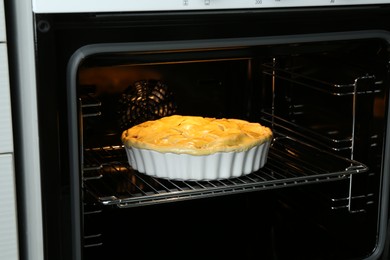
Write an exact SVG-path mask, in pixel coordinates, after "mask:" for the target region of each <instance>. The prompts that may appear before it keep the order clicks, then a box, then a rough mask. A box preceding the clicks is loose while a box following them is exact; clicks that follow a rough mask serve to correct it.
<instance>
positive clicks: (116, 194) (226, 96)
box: [77, 39, 388, 247]
mask: <svg viewBox="0 0 390 260" xmlns="http://www.w3.org/2000/svg"><path fill="white" fill-rule="evenodd" d="M319 50H321V51H319ZM380 54H383V48H382V44H381V43H380V42H379V41H377V40H374V39H372V40H365V41H353V42H323V43H305V44H293V45H290V44H286V45H278V46H266V45H259V46H249V47H245V48H243V47H236V48H227V49H226V48H219V49H218V48H216V49H196V50H185V51H183V50H181V51H172V52H170V51H161V52H153V53H152V52H146V53H140V52H134V53H132V52H126V53H112V54H110V53H108V54H102V55H100V56H98V57H94V56H92V57H91V58H90V59H89V60H87V62H85V63H84V64H83V65H81V66H80V68H79V70H78V73H79V74H78V83H77V86H78V89H77V91H78V93H79V106H80V107H79V118H80V120H79V121H80V125H79V129H80V130H79V131H80V136H81V144H80V145H81V147H82V162H81V163H82V165H81V169H82V176H81V179H82V191H83V196H84V200H85V202H84V207H83V212H84V219H85V220H84V223H88V224H86V226H85V230H84V233H85V236H84V246H85V247H96V246H101V245H102V243H103V242H102V241H103V240H102V239H101V236H102V234H101V233H99V232H96V231H94V232H95V233H93V232H92V233H90V232H89V231H88V230H87V229H88V226H89V225H93V224H91V223H93V222H96V221H98V219H99V215H100V214H102V213H101V211H102V209H105V208H115V209H116V210H118V209H119V210H120V209H123V208H135V207H140V206H148V205H157V204H162V203H173V202H178V201H187V200H193V199H203V198H211V197H220V196H227V195H233V194H241V193H248V192H261V191H269V190H275V191H277V192H276V193H277V194H278V195H277V196H278V198H279V199H278V200H277V201H278V203H280V204H279V205H287V204H291V205H292V206H291V207H297V208H300V209H301V211H302V212H306V210H305V207H307V206H308V205H313V203H314V204H316V202H313V201H312V200H310V199H308V198H310V197H312V198H313V197H314V198H315V199H314V200H317V201H321V203H318V204H317V205H322V207H323V205H326V207H325V208H326V209H325V210H326V211H327V212H336V213H332V214H336V215H337V214H339V213H337V212H347V214H356V216H359V215H361V214H365V212H366V211H367V210H372V208H373V205H375V203H377V198H376V196H377V194H375V192H374V190H375V188H374V187H376V186H377V185H378V172H380V169H381V160H382V159H381V158H380V155H381V154H382V145H381V144H382V143H383V139H384V136H383V135H384V134H383V131H384V118H385V106H387V105H386V102H387V101H386V100H387V95H388V93H387V92H388V91H387V89H386V84H387V79H386V73H387V72H386V71H385V70H384V69H383V68H386V66H383V64H385V63H386V62H387V57H384V55H380ZM110 55H112V57H114V56H118V55H122V56H121V59H118V61H116V62H113V61H114V60H115V59H112V58H111V59H109V58H110ZM107 61H109V62H107ZM129 86H130V87H129ZM176 113H177V114H182V115H201V116H212V117H218V118H221V117H225V118H229V117H230V118H232V117H233V118H241V119H245V120H251V121H257V122H260V123H261V124H263V125H266V126H268V127H270V128H271V129H272V130H273V133H274V139H273V141H272V144H271V147H270V150H269V154H268V160H267V163H266V165H265V166H264V167H263V168H261V169H260V170H258V171H256V172H253V173H251V174H249V175H246V176H242V177H238V178H231V179H220V180H212V181H182V180H168V179H161V178H153V177H150V176H147V175H144V174H142V173H139V172H137V171H136V170H134V169H132V168H131V166H129V164H128V161H127V157H126V153H125V151H124V147H123V145H122V144H121V141H120V135H121V133H122V131H123V130H124V129H127V128H128V127H130V126H133V125H135V124H138V123H141V122H144V121H147V120H152V119H157V118H161V117H164V116H168V115H172V114H176ZM328 182H332V183H336V184H334V187H337V188H335V189H331V190H329V189H328V188H327V186H326V184H327V183H328ZM323 187H325V188H323ZM291 189H293V190H294V192H293V195H291V194H289V192H290V191H291ZM291 198H295V200H292V199H291ZM301 198H304V199H301ZM292 201H295V202H296V201H300V202H301V203H299V205H295V204H294V202H292ZM305 203H307V204H305ZM281 207H282V208H284V206H281ZM321 210H323V209H321ZM311 214H313V211H312V212H311ZM282 218H283V217H282ZM315 218H317V219H318V218H320V216H315ZM87 219H94V221H90V220H87ZM324 221H325V220H324ZM324 225H327V224H324ZM96 226H99V225H98V224H96ZM331 228H332V227H331ZM333 228H334V227H333Z"/></svg>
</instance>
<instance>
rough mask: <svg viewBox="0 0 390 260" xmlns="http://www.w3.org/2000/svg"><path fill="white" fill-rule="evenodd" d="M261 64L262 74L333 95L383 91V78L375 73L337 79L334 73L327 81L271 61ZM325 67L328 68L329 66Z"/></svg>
mask: <svg viewBox="0 0 390 260" xmlns="http://www.w3.org/2000/svg"><path fill="white" fill-rule="evenodd" d="M262 66H263V67H264V68H265V69H264V71H263V74H264V75H267V76H270V77H275V78H278V79H282V80H284V81H287V82H291V83H293V84H297V86H302V87H307V88H311V89H314V90H317V91H320V92H323V93H327V94H330V95H334V96H351V95H355V94H358V95H360V94H374V93H380V92H382V91H383V83H384V82H383V80H380V79H377V78H376V76H375V75H372V74H368V73H367V72H365V73H364V72H362V74H361V75H359V76H358V75H355V76H354V77H351V78H349V79H348V80H347V79H337V76H336V75H334V78H335V79H334V81H328V80H321V79H319V78H316V77H313V76H307V75H304V74H303V73H299V72H295V71H294V68H280V67H278V66H277V65H275V64H272V63H265V64H263V65H262ZM331 67H333V69H334V71H333V72H330V73H332V74H337V73H335V71H338V70H339V69H337V68H336V67H334V66H331ZM327 69H329V67H328V68H327ZM298 71H299V69H298ZM328 73H329V72H328ZM345 74H348V73H345Z"/></svg>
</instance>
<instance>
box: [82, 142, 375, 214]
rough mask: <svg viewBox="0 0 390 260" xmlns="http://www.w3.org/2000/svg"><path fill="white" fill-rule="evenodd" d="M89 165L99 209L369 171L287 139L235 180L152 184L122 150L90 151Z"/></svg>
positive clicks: (87, 185)
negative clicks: (259, 166) (254, 169)
mask: <svg viewBox="0 0 390 260" xmlns="http://www.w3.org/2000/svg"><path fill="white" fill-rule="evenodd" d="M85 162H86V165H85V166H84V173H88V174H87V177H85V178H84V180H85V181H84V186H85V189H86V191H87V192H88V193H90V194H91V195H92V196H93V197H94V198H95V199H96V200H97V201H99V202H100V203H101V204H103V205H114V206H117V207H134V206H141V205H148V204H155V203H164V202H171V201H178V200H186V199H195V198H204V197H211V196H220V195H226V194H233V193H240V192H250V191H256V190H267V189H276V188H282V187H290V186H296V185H303V184H308V183H313V182H325V181H332V180H339V179H344V178H348V176H349V175H351V174H355V173H359V172H365V171H367V170H368V169H367V167H366V166H365V165H363V164H361V163H358V162H356V161H352V160H348V159H346V158H343V157H339V156H337V155H334V154H332V153H329V152H327V151H324V150H320V149H317V148H316V147H313V146H310V145H308V144H305V143H302V142H300V141H298V140H295V139H292V138H289V137H283V136H281V137H277V138H275V139H274V141H273V144H272V146H271V148H270V151H269V155H268V160H267V163H266V165H265V166H264V167H263V168H262V169H260V170H259V171H257V172H254V173H251V174H249V175H245V176H242V177H238V178H232V179H222V180H212V181H181V180H180V181H179V180H168V179H161V178H153V177H151V176H148V175H145V174H142V173H139V172H137V171H135V170H133V169H132V168H131V167H130V166H129V165H128V163H127V159H126V156H125V151H124V150H123V147H121V146H116V147H102V148H94V149H87V150H86V151H85ZM99 162H101V163H100V165H99V166H98V164H99ZM89 163H90V164H91V165H88V164H89ZM92 166H94V167H92ZM91 169H94V170H91Z"/></svg>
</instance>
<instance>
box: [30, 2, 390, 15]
mask: <svg viewBox="0 0 390 260" xmlns="http://www.w3.org/2000/svg"><path fill="white" fill-rule="evenodd" d="M367 4H390V0H240V1H237V0H142V1H139V0H114V1H112V0H32V5H33V11H34V12H35V13H69V12H71V13H75V12H124V11H127V12H142V11H184V10H221V9H256V8H290V7H315V6H318V7H320V6H341V5H367Z"/></svg>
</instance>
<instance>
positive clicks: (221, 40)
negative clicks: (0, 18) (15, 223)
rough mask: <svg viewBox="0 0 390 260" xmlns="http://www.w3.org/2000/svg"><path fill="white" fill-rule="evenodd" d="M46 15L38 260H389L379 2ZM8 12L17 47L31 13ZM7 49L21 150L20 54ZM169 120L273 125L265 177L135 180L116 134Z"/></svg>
mask: <svg viewBox="0 0 390 260" xmlns="http://www.w3.org/2000/svg"><path fill="white" fill-rule="evenodd" d="M26 2H28V1H26ZM54 2H55V3H54V4H53V5H52V4H51V3H49V1H44V0H36V1H33V5H32V6H33V10H31V14H30V15H31V18H32V19H33V24H32V25H33V26H32V27H31V28H33V29H34V30H33V31H32V33H31V38H30V40H32V41H31V44H33V45H32V46H34V53H33V54H32V57H34V60H35V66H36V69H35V70H34V71H33V73H32V75H34V77H35V79H36V85H35V83H31V84H32V85H33V89H34V90H35V91H36V95H37V112H36V114H37V125H36V127H37V131H38V136H39V140H40V141H39V154H38V155H34V156H37V158H38V159H39V162H40V170H39V172H38V173H37V174H35V175H36V177H35V178H38V180H39V181H40V185H41V186H42V189H41V193H40V194H41V196H42V209H41V212H42V223H43V224H42V230H43V232H42V233H43V235H42V237H43V255H44V259H74V260H89V259H108V258H110V259H122V258H138V257H140V258H143V259H148V258H152V257H169V258H172V259H182V258H187V257H194V258H199V259H200V258H204V257H207V258H214V259H224V258H228V257H230V258H236V259H259V258H260V259H385V258H386V257H388V255H387V249H388V248H387V247H388V245H387V240H388V234H387V233H388V232H387V229H388V227H387V223H388V195H389V188H390V183H389V174H390V169H389V161H390V160H389V156H390V155H389V152H390V150H389V148H390V143H389V139H388V134H389V129H390V128H389V126H390V121H389V118H388V116H389V113H388V112H389V90H390V82H389V61H390V22H389V17H390V3H386V2H388V1H376V2H377V3H372V2H371V3H370V4H368V1H367V3H365V1H349V3H343V2H342V1H338V0H336V1H330V2H329V1H313V3H310V4H302V3H298V2H299V1H290V2H291V3H289V4H286V3H284V1H268V2H267V1H253V2H256V3H249V2H250V1H247V2H248V3H246V2H245V3H244V1H243V2H242V3H240V4H238V3H233V1H226V2H225V3H223V1H221V2H219V1H213V0H211V1H203V2H202V1H199V3H198V2H196V1H191V0H190V1H177V2H178V3H174V2H175V1H167V6H162V7H160V6H158V5H157V6H156V5H153V1H145V4H144V5H142V4H133V3H131V1H128V2H126V1H122V5H119V3H118V4H116V3H115V4H113V3H110V4H108V1H103V0H101V1H97V4H96V5H93V4H91V5H87V4H85V5H83V4H81V5H77V4H76V2H77V1H54ZM179 2H180V3H179ZM195 2H196V3H195ZM294 2H295V3H294ZM6 3H7V2H6ZM252 5H253V6H252ZM27 6H28V5H27ZM7 8H8V11H9V12H10V13H12V14H13V17H14V18H9V19H8V24H9V26H10V27H12V26H13V28H14V29H15V30H18V29H19V30H20V28H21V27H22V26H23V23H22V22H20V21H19V22H18V21H17V19H22V14H25V12H22V11H20V9H21V8H20V5H19V4H13V3H11V1H10V2H9V3H8V5H7ZM13 19H15V20H13ZM22 20H23V19H22ZM27 20H28V19H27ZM26 23H28V21H26ZM10 38H11V42H12V41H13V43H14V45H11V46H10V48H11V49H12V48H13V51H12V50H11V53H13V54H14V55H13V56H12V55H11V56H12V57H14V59H15V64H14V67H13V68H14V70H13V76H14V81H15V89H14V90H13V97H14V104H15V106H17V107H18V108H17V109H16V113H17V115H18V116H19V118H21V119H20V120H19V121H17V122H18V126H19V127H18V129H21V130H18V135H19V136H21V138H20V139H19V141H18V139H16V145H17V147H18V149H19V151H21V150H22V149H24V147H25V146H26V145H29V144H28V143H25V142H22V141H21V140H25V138H23V136H25V135H26V133H25V132H28V126H27V125H26V124H25V123H24V122H25V121H24V120H22V119H23V117H25V116H26V113H30V112H29V109H28V107H26V105H25V104H24V103H22V102H21V100H23V98H26V97H23V98H21V96H22V95H23V93H24V90H23V89H24V88H25V87H26V86H25V85H23V84H22V82H19V84H17V83H18V80H16V78H17V77H18V76H20V73H21V72H20V71H23V70H19V69H20V68H23V66H25V64H23V57H21V56H20V55H17V53H18V50H20V49H21V48H23V44H25V43H24V42H22V43H21V42H20V40H21V39H24V38H23V36H20V35H18V34H15V35H12V34H11V37H10ZM12 46H14V47H12ZM18 46H19V47H18ZM18 68H19V69H18ZM139 100H141V101H142V102H138V101H139ZM172 114H180V115H196V116H204V117H215V118H237V119H244V120H248V121H251V122H258V123H261V124H262V125H265V126H268V127H269V128H271V129H272V131H273V134H274V136H273V140H272V142H271V146H270V149H269V153H268V157H267V162H266V164H265V166H264V167H262V168H261V169H260V170H258V171H255V172H253V173H250V174H248V175H244V176H240V177H235V178H227V179H216V180H199V181H194V180H176V179H166V178H157V177H152V176H149V175H146V174H144V173H141V172H138V171H136V170H134V169H133V168H132V167H131V166H130V165H129V163H128V159H127V157H126V152H125V151H124V147H123V144H122V141H121V138H120V137H121V134H122V132H123V131H124V130H126V129H127V128H129V127H131V126H133V125H135V124H138V123H140V122H144V121H147V120H152V119H156V118H161V117H164V116H168V115H172ZM29 134H31V133H30V132H29ZM16 154H17V152H16ZM26 156H27V157H28V156H32V155H26V154H25V153H23V152H19V155H18V154H17V159H18V160H19V161H20V162H21V163H23V162H26V158H25V157H26ZM19 167H20V168H19V174H20V176H19V182H20V183H21V184H23V183H25V182H26V181H27V180H29V178H34V177H33V176H28V177H26V176H27V175H28V174H29V169H28V167H23V166H19ZM17 168H18V166H17ZM19 194H20V198H21V200H22V201H23V202H24V204H23V205H27V206H26V208H24V209H23V210H22V212H24V218H23V217H22V218H21V220H20V221H21V222H22V223H25V225H26V228H27V229H28V228H29V226H28V223H29V222H30V220H28V219H29V212H30V210H31V209H29V207H28V206H29V204H28V201H29V196H30V195H31V194H30V193H29V192H28V191H26V190H24V191H19ZM30 206H31V205H30ZM39 209H40V208H39ZM21 237H23V236H21ZM30 239H32V238H31V237H27V238H25V239H24V240H23V238H22V245H23V247H24V249H25V251H24V254H23V253H22V256H24V257H25V258H26V259H28V252H29V250H30V251H31V250H32V249H31V246H29V243H30V241H29V240H30Z"/></svg>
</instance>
